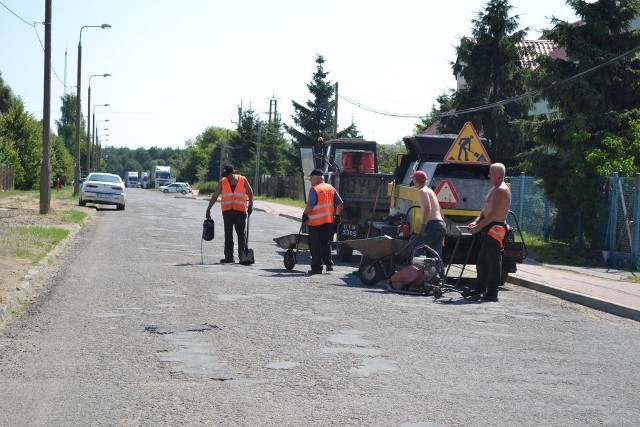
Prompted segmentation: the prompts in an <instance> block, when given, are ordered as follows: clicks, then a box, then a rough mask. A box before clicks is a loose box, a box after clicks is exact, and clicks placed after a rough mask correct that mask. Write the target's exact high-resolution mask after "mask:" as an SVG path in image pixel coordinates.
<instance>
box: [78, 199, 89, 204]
mask: <svg viewBox="0 0 640 427" xmlns="http://www.w3.org/2000/svg"><path fill="white" fill-rule="evenodd" d="M78 206H87V202H85V201H84V200H82V198H80V200H78Z"/></svg>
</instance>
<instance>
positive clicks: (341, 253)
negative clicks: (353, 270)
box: [337, 245, 353, 262]
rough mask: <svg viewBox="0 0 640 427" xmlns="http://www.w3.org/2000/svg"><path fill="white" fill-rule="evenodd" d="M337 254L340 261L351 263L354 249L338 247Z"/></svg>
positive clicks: (344, 246) (343, 246)
mask: <svg viewBox="0 0 640 427" xmlns="http://www.w3.org/2000/svg"><path fill="white" fill-rule="evenodd" d="M337 254H338V261H342V262H350V261H351V255H353V248H350V247H348V246H346V245H338V249H337Z"/></svg>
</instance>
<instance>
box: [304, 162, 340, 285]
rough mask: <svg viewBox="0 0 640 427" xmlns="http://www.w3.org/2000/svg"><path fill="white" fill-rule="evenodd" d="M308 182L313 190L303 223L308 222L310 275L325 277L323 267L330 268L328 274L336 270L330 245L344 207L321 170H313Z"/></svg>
mask: <svg viewBox="0 0 640 427" xmlns="http://www.w3.org/2000/svg"><path fill="white" fill-rule="evenodd" d="M309 180H310V181H311V190H309V196H308V197H307V206H306V207H305V209H304V212H303V214H302V221H303V222H305V221H306V222H307V225H308V226H309V250H310V251H311V270H309V271H308V273H309V274H322V264H324V265H325V266H326V267H327V271H332V270H333V261H332V260H331V241H332V240H333V233H334V232H335V224H338V223H339V222H340V214H341V213H342V206H343V205H342V198H341V197H340V195H339V194H338V192H337V191H336V189H335V188H333V186H332V185H331V184H327V183H325V182H324V179H323V177H322V171H321V170H320V169H314V170H313V171H312V172H311V175H309Z"/></svg>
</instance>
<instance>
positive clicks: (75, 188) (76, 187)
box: [73, 24, 111, 196]
mask: <svg viewBox="0 0 640 427" xmlns="http://www.w3.org/2000/svg"><path fill="white" fill-rule="evenodd" d="M85 28H102V29H103V30H104V29H105V28H111V25H109V24H102V25H84V26H82V27H80V38H79V39H78V81H77V87H78V90H77V91H76V156H75V157H76V158H75V160H76V170H75V177H74V178H75V179H74V180H73V195H74V196H75V195H77V194H78V191H79V190H80V109H81V108H82V105H81V103H80V94H81V93H82V91H81V90H80V89H81V87H82V84H81V78H82V30H84V29H85ZM87 120H88V118H87Z"/></svg>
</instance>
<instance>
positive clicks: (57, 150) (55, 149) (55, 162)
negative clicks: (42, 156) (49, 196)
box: [51, 135, 75, 184]
mask: <svg viewBox="0 0 640 427" xmlns="http://www.w3.org/2000/svg"><path fill="white" fill-rule="evenodd" d="M74 164H75V162H74V160H73V156H72V155H71V154H70V153H69V150H67V147H65V145H64V141H63V140H62V137H61V136H59V135H51V177H52V179H54V180H55V179H56V178H58V177H59V178H60V183H61V184H69V183H70V182H71V181H73V166H74Z"/></svg>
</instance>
